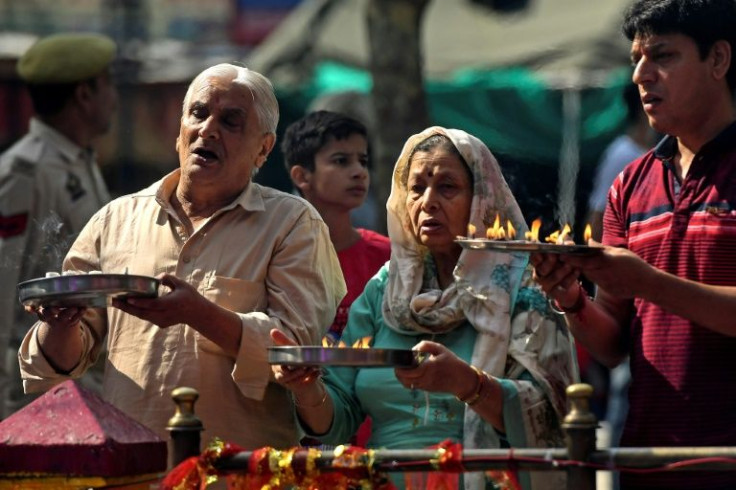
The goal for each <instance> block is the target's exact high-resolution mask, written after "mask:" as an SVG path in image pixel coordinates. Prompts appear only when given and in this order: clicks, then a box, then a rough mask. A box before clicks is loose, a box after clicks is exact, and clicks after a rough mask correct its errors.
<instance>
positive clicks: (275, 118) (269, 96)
mask: <svg viewBox="0 0 736 490" xmlns="http://www.w3.org/2000/svg"><path fill="white" fill-rule="evenodd" d="M228 75H229V76H233V77H234V78H233V81H234V82H235V83H237V84H239V85H242V86H244V87H247V88H248V90H250V93H251V94H252V95H253V101H254V102H255V104H254V105H255V109H256V115H257V116H258V124H259V125H260V126H261V129H262V130H264V131H265V132H268V133H273V134H276V126H278V124H279V103H278V101H277V100H276V94H274V91H273V85H272V84H271V81H270V80H269V79H268V78H266V77H264V76H263V75H261V74H260V73H258V72H256V71H253V70H249V69H248V68H246V67H244V66H238V65H233V64H230V63H220V64H219V65H214V66H211V67H209V68H207V69H205V70H204V71H202V72H201V73H200V74H199V75H197V76H196V77H194V80H192V83H190V84H189V88H188V89H187V93H186V95H185V96H184V104H183V105H182V114H185V113H186V111H187V107H188V106H189V100H190V99H191V97H192V91H193V89H194V87H195V86H196V85H197V84H199V82H201V81H202V80H205V79H207V78H209V77H220V76H228Z"/></svg>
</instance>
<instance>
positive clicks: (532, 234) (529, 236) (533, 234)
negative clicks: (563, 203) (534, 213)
mask: <svg viewBox="0 0 736 490" xmlns="http://www.w3.org/2000/svg"><path fill="white" fill-rule="evenodd" d="M540 228H542V220H541V219H539V218H537V219H535V220H534V221H532V229H531V231H527V232H526V233H524V238H525V239H526V240H529V241H532V242H538V241H539V230H540Z"/></svg>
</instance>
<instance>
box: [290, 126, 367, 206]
mask: <svg viewBox="0 0 736 490" xmlns="http://www.w3.org/2000/svg"><path fill="white" fill-rule="evenodd" d="M304 173H305V175H304V182H303V184H302V185H300V186H299V189H300V190H301V191H302V194H303V195H304V197H305V198H306V199H307V200H308V201H309V202H311V203H312V204H313V205H314V206H315V207H316V208H317V209H324V208H325V207H338V208H345V209H348V210H350V209H354V208H357V207H358V206H360V205H361V204H363V201H364V200H365V197H366V193H367V192H368V186H369V184H370V175H369V173H368V142H367V141H366V139H365V137H364V136H363V135H361V134H357V133H354V134H351V135H350V136H348V137H347V138H343V139H340V140H338V139H335V138H334V137H330V138H329V139H328V140H327V143H325V145H324V146H323V147H322V148H321V149H320V150H319V151H318V152H317V153H316V154H315V155H314V172H309V171H306V170H305V172H304Z"/></svg>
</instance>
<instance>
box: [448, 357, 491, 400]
mask: <svg viewBox="0 0 736 490" xmlns="http://www.w3.org/2000/svg"><path fill="white" fill-rule="evenodd" d="M470 368H471V369H472V370H473V372H474V374H475V384H474V386H473V390H472V391H467V392H465V393H464V394H461V395H455V398H457V399H458V401H461V402H462V403H465V404H466V405H473V404H475V403H477V402H478V400H480V398H481V394H482V391H483V384H484V381H485V378H486V374H485V373H484V372H483V371H481V370H480V369H478V368H477V367H475V366H472V365H471V366H470Z"/></svg>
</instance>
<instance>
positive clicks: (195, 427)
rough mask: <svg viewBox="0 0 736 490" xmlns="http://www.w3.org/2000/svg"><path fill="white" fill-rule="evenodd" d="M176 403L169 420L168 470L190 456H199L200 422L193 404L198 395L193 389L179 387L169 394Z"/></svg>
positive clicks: (201, 426) (202, 427)
mask: <svg viewBox="0 0 736 490" xmlns="http://www.w3.org/2000/svg"><path fill="white" fill-rule="evenodd" d="M171 398H173V399H174V403H176V413H174V416H173V417H171V418H170V419H169V423H168V425H167V426H166V430H168V431H169V434H171V437H170V438H169V468H173V467H174V466H176V465H178V464H179V463H181V462H182V461H184V460H185V459H187V458H189V457H191V456H199V453H200V451H201V449H200V432H202V430H203V429H204V426H203V425H202V421H201V420H199V417H197V415H196V414H195V413H194V402H196V401H197V398H199V393H198V392H197V390H195V389H194V388H187V387H180V388H175V389H174V390H173V391H172V392H171Z"/></svg>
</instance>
